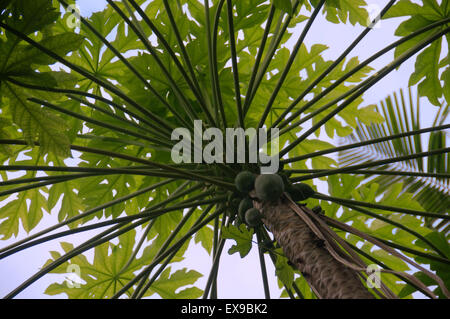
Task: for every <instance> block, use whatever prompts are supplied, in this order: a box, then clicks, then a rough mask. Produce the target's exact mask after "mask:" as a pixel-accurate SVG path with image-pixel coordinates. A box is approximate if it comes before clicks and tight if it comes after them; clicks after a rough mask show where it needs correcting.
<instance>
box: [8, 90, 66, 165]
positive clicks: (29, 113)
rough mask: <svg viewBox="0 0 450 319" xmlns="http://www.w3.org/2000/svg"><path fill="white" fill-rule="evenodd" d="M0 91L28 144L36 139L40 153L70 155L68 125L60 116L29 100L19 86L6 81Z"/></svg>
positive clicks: (31, 143) (32, 143)
mask: <svg viewBox="0 0 450 319" xmlns="http://www.w3.org/2000/svg"><path fill="white" fill-rule="evenodd" d="M2 92H3V94H4V95H5V96H6V97H7V98H8V100H9V112H11V118H12V120H13V122H14V123H16V124H17V125H18V126H19V127H20V128H21V129H22V131H23V136H24V139H25V140H26V141H27V142H28V143H29V144H30V145H34V142H35V141H36V139H38V140H39V143H40V148H39V150H40V152H41V153H42V154H46V153H52V154H56V155H59V156H62V157H69V156H70V155H71V152H70V140H69V138H68V136H67V130H68V127H67V126H66V124H65V123H64V121H63V120H62V119H61V118H59V117H58V116H56V115H54V114H53V113H50V112H47V111H45V110H43V109H41V108H40V107H38V106H37V105H36V104H33V103H31V102H29V101H28V100H27V98H28V97H29V95H28V92H27V91H25V90H22V89H21V88H20V87H17V86H14V85H12V84H10V83H7V84H4V85H3V89H2Z"/></svg>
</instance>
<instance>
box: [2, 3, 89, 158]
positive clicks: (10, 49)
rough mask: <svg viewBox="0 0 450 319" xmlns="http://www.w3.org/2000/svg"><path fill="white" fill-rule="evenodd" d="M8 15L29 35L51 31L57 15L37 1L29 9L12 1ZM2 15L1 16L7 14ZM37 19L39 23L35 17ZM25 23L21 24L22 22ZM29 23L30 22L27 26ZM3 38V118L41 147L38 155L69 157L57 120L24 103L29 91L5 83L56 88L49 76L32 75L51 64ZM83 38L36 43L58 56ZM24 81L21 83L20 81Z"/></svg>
mask: <svg viewBox="0 0 450 319" xmlns="http://www.w3.org/2000/svg"><path fill="white" fill-rule="evenodd" d="M10 10H11V15H10V16H9V17H8V18H7V19H6V21H7V22H8V24H9V25H11V26H12V27H15V28H16V29H18V30H19V31H21V32H23V33H25V34H29V33H31V32H35V31H38V30H41V29H43V28H44V27H46V28H49V30H51V26H49V25H50V24H52V23H53V22H54V21H55V20H56V18H57V17H58V15H59V13H58V12H56V11H55V9H54V8H53V7H52V2H51V1H47V0H39V1H35V2H33V4H32V5H30V3H28V2H26V1H15V2H14V4H13V5H12V7H11V9H10ZM7 13H8V11H6V13H5V14H7ZM37 15H39V19H36V16H37ZM27 19H28V20H29V21H28V23H25V21H26V20H27ZM31 21H32V22H31ZM5 34H6V38H3V39H0V56H1V57H2V62H1V63H0V97H1V96H5V97H6V98H7V101H6V103H5V104H4V105H3V106H2V109H3V116H5V115H6V114H8V113H9V114H11V117H10V119H11V120H12V122H13V123H14V124H16V125H17V126H18V127H19V128H20V129H21V130H22V131H23V136H24V138H25V140H26V141H27V142H28V143H29V144H30V145H34V142H35V140H36V138H38V139H39V143H40V144H41V148H40V150H41V152H42V153H44V154H45V153H52V154H56V155H58V156H62V157H69V156H70V150H69V138H68V136H67V129H68V127H67V126H66V124H65V123H64V121H62V120H61V119H60V118H59V117H56V116H55V115H53V114H51V113H49V112H47V111H45V110H43V109H41V108H40V107H38V106H37V105H34V104H32V103H30V102H28V101H27V98H28V97H30V96H31V93H30V90H26V89H23V88H20V87H18V86H15V85H13V84H12V83H10V82H8V80H7V79H8V77H14V79H15V80H19V81H24V82H26V83H29V84H34V85H47V86H49V87H53V86H56V85H57V82H56V81H55V80H56V79H55V78H54V77H53V76H52V75H53V74H55V75H56V74H58V73H53V72H39V73H38V72H36V70H35V69H36V67H38V66H47V65H49V64H53V63H54V62H55V61H54V60H53V59H52V58H50V57H49V56H47V55H46V54H44V53H43V52H41V51H40V50H38V49H37V48H35V47H33V46H32V45H30V44H21V41H19V40H18V38H17V37H16V36H14V35H11V34H9V33H8V32H6V33H5ZM82 41H83V37H82V36H80V35H77V34H75V33H72V32H65V33H61V34H51V32H45V33H43V35H42V39H40V40H39V41H38V43H39V44H40V45H42V46H44V47H46V48H48V49H49V50H51V51H53V52H55V53H56V54H59V55H66V54H67V53H69V52H71V51H73V50H75V49H77V48H78V47H79V46H80V44H81V43H82ZM24 79H25V80H24Z"/></svg>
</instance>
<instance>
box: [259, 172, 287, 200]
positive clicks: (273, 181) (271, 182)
mask: <svg viewBox="0 0 450 319" xmlns="http://www.w3.org/2000/svg"><path fill="white" fill-rule="evenodd" d="M255 191H256V196H258V198H259V199H261V200H263V201H270V202H274V201H276V200H277V199H278V198H280V196H281V195H282V194H283V192H284V182H283V178H281V176H280V175H277V174H262V175H259V176H258V177H257V178H256V180H255Z"/></svg>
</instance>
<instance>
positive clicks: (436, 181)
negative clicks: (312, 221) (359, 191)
mask: <svg viewBox="0 0 450 319" xmlns="http://www.w3.org/2000/svg"><path fill="white" fill-rule="evenodd" d="M407 98H408V100H406V99H405V95H404V93H403V91H402V90H401V91H400V94H397V93H393V95H392V96H389V97H387V98H386V99H385V100H384V101H382V102H381V103H380V104H379V105H378V106H377V108H378V112H379V113H380V114H382V115H383V117H384V118H385V122H384V123H383V124H372V125H370V126H367V125H364V124H362V123H360V122H358V126H357V129H356V130H355V132H354V133H353V134H352V135H350V136H348V137H346V138H345V143H348V142H351V143H354V142H364V141H368V140H372V139H377V138H380V137H382V136H385V135H389V134H401V133H405V132H408V131H411V130H417V129H420V127H421V123H420V121H419V114H420V103H419V99H418V98H417V99H416V101H414V98H413V93H412V89H411V88H409V89H408V96H407ZM449 112H450V108H449V106H448V105H441V106H440V107H439V110H438V112H437V114H436V117H435V119H434V123H433V126H436V125H440V124H443V123H446V122H447V121H448V115H449ZM447 135H448V132H447V133H446V132H445V131H437V132H431V133H430V134H428V137H427V136H419V135H415V136H413V135H410V136H405V137H402V138H400V139H395V140H389V141H384V142H382V143H378V144H372V145H366V146H364V147H362V148H356V149H348V150H343V151H340V152H339V155H338V159H339V163H340V166H341V167H346V166H350V165H355V164H362V163H369V162H373V161H376V160H381V159H389V158H395V157H399V156H407V155H411V154H416V153H419V152H422V151H423V150H424V149H425V148H427V149H428V151H433V150H436V149H438V148H442V147H445V145H447ZM449 166H450V156H449V154H448V153H445V154H441V155H439V156H431V157H429V158H427V159H424V158H422V157H420V158H419V157H417V158H413V159H410V160H408V161H403V162H401V163H393V164H387V165H384V166H380V167H378V168H377V169H379V170H385V171H392V172H396V171H397V172H398V171H400V172H411V173H446V172H448V168H449ZM369 180H370V181H371V182H375V183H377V184H379V185H380V188H379V192H384V191H385V190H387V189H388V188H389V187H390V186H391V185H393V184H395V183H398V182H402V183H403V186H404V188H403V191H404V192H409V193H412V194H414V198H415V199H416V200H417V201H418V202H419V203H420V204H421V205H422V206H423V208H424V209H425V210H429V211H435V212H440V213H444V212H446V211H448V209H449V207H450V196H449V194H450V181H449V179H448V178H445V177H424V176H404V175H399V176H390V175H381V176H376V177H374V176H371V175H367V181H369ZM426 223H427V226H429V227H433V228H436V229H437V230H439V231H443V232H444V233H445V234H446V233H448V231H449V230H450V223H449V222H448V221H441V220H440V219H439V218H427V219H426Z"/></svg>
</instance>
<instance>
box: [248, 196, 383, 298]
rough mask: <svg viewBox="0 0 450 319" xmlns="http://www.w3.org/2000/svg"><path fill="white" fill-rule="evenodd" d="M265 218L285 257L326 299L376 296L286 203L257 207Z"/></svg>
mask: <svg viewBox="0 0 450 319" xmlns="http://www.w3.org/2000/svg"><path fill="white" fill-rule="evenodd" d="M255 206H256V207H257V208H258V209H259V210H260V211H261V213H262V214H263V215H264V218H263V222H264V224H265V225H266V226H267V228H268V229H269V230H270V231H271V232H272V233H273V235H274V238H275V239H276V241H277V242H278V244H279V245H280V246H281V247H282V249H283V251H284V253H285V255H286V257H288V258H289V260H290V262H291V263H292V264H293V266H294V267H296V268H297V269H298V270H299V271H300V272H301V273H302V274H303V276H304V277H305V279H306V280H307V281H308V283H309V284H310V285H311V287H312V289H313V291H315V292H316V293H317V294H318V297H320V298H324V299H372V298H374V296H373V295H372V294H371V293H370V292H369V291H368V289H367V288H366V287H365V286H364V285H363V284H362V282H361V280H360V279H359V277H358V274H357V272H356V271H355V270H353V269H351V268H349V267H347V266H345V265H343V264H342V263H340V262H339V261H337V260H336V259H335V258H333V256H332V255H331V254H330V253H329V252H328V250H327V249H326V248H325V247H324V246H323V242H322V241H321V240H320V239H319V238H318V237H317V236H316V235H315V234H314V233H313V232H312V231H311V230H310V228H309V227H308V225H306V223H305V222H304V221H303V220H302V219H301V218H300V217H299V216H298V215H297V214H296V213H295V212H294V211H293V210H292V209H291V208H290V207H289V205H288V203H287V202H285V200H283V199H280V200H279V202H278V203H256V202H255Z"/></svg>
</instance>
